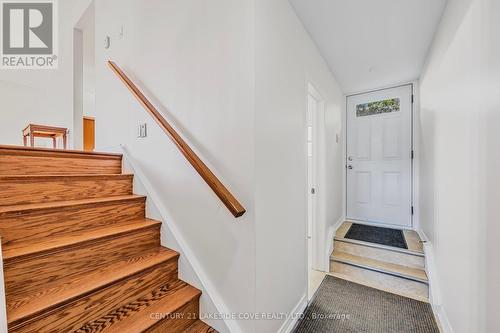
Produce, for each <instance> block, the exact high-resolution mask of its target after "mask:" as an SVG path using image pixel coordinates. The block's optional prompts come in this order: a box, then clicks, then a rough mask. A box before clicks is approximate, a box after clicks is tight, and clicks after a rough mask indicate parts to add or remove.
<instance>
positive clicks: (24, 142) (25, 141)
mask: <svg viewBox="0 0 500 333" xmlns="http://www.w3.org/2000/svg"><path fill="white" fill-rule="evenodd" d="M23 145H24V146H25V147H26V146H27V145H28V139H27V138H26V135H24V133H23Z"/></svg>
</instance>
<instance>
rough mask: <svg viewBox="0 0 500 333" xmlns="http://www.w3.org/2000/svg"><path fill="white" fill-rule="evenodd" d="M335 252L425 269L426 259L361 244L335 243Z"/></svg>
mask: <svg viewBox="0 0 500 333" xmlns="http://www.w3.org/2000/svg"><path fill="white" fill-rule="evenodd" d="M334 244H335V251H337V252H344V253H348V254H352V255H355V256H359V257H365V258H370V259H375V260H379V261H384V262H388V263H392V264H397V265H402V266H407V267H413V268H419V269H424V268H425V258H424V257H421V256H415V255H412V254H407V253H401V252H395V251H391V250H386V249H381V248H376V247H371V246H365V245H361V244H354V243H347V242H342V241H337V240H336V241H335V243H334Z"/></svg>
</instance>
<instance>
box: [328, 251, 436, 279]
mask: <svg viewBox="0 0 500 333" xmlns="http://www.w3.org/2000/svg"><path fill="white" fill-rule="evenodd" d="M331 259H332V260H334V261H339V262H344V263H348V264H354V265H358V266H362V267H368V268H372V269H376V270H378V271H382V272H387V273H389V274H395V275H398V276H402V277H408V278H411V279H416V280H419V281H422V282H427V281H428V278H427V274H426V273H425V271H424V270H422V269H418V268H412V267H407V266H402V265H397V264H393V263H388V262H384V261H379V260H375V259H370V258H366V257H360V256H355V255H352V254H348V253H344V252H336V251H334V252H333V254H332V256H331Z"/></svg>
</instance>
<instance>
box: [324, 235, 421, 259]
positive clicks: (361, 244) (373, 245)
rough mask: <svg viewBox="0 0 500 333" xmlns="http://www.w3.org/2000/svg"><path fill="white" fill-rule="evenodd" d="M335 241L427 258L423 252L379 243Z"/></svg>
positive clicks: (347, 239) (342, 239)
mask: <svg viewBox="0 0 500 333" xmlns="http://www.w3.org/2000/svg"><path fill="white" fill-rule="evenodd" d="M333 240H334V241H336V242H344V243H350V244H356V245H360V246H367V247H374V248H377V249H382V250H387V251H392V252H399V253H403V254H408V255H412V256H417V257H425V254H424V253H422V252H416V251H411V250H408V249H400V248H397V247H393V246H386V245H382V244H377V243H370V242H364V241H360V240H356V239H350V238H344V237H337V236H335V237H334V238H333Z"/></svg>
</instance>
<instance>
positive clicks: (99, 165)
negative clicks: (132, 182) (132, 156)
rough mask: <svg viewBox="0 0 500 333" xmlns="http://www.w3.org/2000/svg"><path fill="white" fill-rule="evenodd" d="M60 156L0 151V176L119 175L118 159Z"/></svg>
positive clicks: (119, 165)
mask: <svg viewBox="0 0 500 333" xmlns="http://www.w3.org/2000/svg"><path fill="white" fill-rule="evenodd" d="M60 155H61V157H59V156H57V154H50V153H45V152H44V153H34V154H26V153H24V152H23V153H19V154H17V153H16V154H11V153H10V152H9V153H5V152H4V151H3V150H2V149H0V175H53V174H59V175H61V174H64V175H67V174H120V173H121V171H122V162H121V159H118V158H90V157H84V156H78V157H68V155H67V154H66V155H62V153H60ZM65 156H66V157H65Z"/></svg>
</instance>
